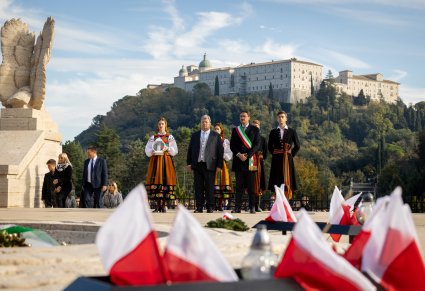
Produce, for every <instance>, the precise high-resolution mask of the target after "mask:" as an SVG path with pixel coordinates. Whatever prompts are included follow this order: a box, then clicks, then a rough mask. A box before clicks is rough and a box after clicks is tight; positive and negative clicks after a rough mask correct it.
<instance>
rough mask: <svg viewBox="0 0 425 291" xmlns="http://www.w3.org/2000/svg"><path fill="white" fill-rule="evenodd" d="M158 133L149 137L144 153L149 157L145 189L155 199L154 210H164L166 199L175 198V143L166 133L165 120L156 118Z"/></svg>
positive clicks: (176, 151) (176, 150)
mask: <svg viewBox="0 0 425 291" xmlns="http://www.w3.org/2000/svg"><path fill="white" fill-rule="evenodd" d="M157 127H158V133H157V134H154V135H153V136H151V137H150V138H149V141H148V143H147V144H146V148H145V153H146V155H147V156H148V157H150V159H149V166H148V173H147V176H146V183H145V186H146V191H147V192H148V195H149V198H150V199H152V200H155V201H156V207H155V212H166V208H165V202H166V200H175V199H176V196H175V189H176V170H175V168H174V163H173V157H174V156H175V155H177V153H178V149H177V143H176V140H175V139H174V137H173V136H172V135H171V134H169V133H168V127H167V120H166V119H165V118H164V117H161V118H160V119H159V120H158V124H157Z"/></svg>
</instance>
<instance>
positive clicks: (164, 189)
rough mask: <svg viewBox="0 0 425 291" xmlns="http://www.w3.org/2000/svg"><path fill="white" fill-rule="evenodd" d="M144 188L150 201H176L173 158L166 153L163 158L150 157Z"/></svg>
mask: <svg viewBox="0 0 425 291" xmlns="http://www.w3.org/2000/svg"><path fill="white" fill-rule="evenodd" d="M145 187H146V191H147V192H148V195H149V198H150V199H155V198H166V199H168V200H175V199H176V196H175V190H176V170H175V168H174V163H173V158H172V157H171V156H170V155H169V154H168V153H167V152H165V153H164V155H163V156H160V155H158V156H151V158H150V160H149V166H148V174H147V176H146V183H145Z"/></svg>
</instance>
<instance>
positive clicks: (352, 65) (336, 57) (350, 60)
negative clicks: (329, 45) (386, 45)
mask: <svg viewBox="0 0 425 291" xmlns="http://www.w3.org/2000/svg"><path fill="white" fill-rule="evenodd" d="M324 53H325V54H326V55H328V62H331V63H336V64H338V65H339V66H340V67H341V68H343V69H351V70H352V69H370V68H371V66H370V65H369V64H367V63H366V62H364V61H362V60H360V59H358V58H355V57H352V56H349V55H346V54H342V53H339V52H335V51H331V50H324Z"/></svg>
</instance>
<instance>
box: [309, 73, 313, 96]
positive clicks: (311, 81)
mask: <svg viewBox="0 0 425 291" xmlns="http://www.w3.org/2000/svg"><path fill="white" fill-rule="evenodd" d="M310 96H314V85H313V75H310Z"/></svg>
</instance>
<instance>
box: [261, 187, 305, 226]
mask: <svg viewBox="0 0 425 291" xmlns="http://www.w3.org/2000/svg"><path fill="white" fill-rule="evenodd" d="M282 187H284V185H283V184H282ZM274 190H275V193H276V200H275V201H274V203H273V206H272V209H271V210H270V213H269V216H267V218H266V219H265V220H266V221H284V222H296V221H297V219H296V218H295V214H294V212H293V211H292V208H291V205H289V202H288V199H286V196H285V194H284V193H285V191H284V190H283V189H282V188H279V187H277V186H276V185H275V186H274Z"/></svg>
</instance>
